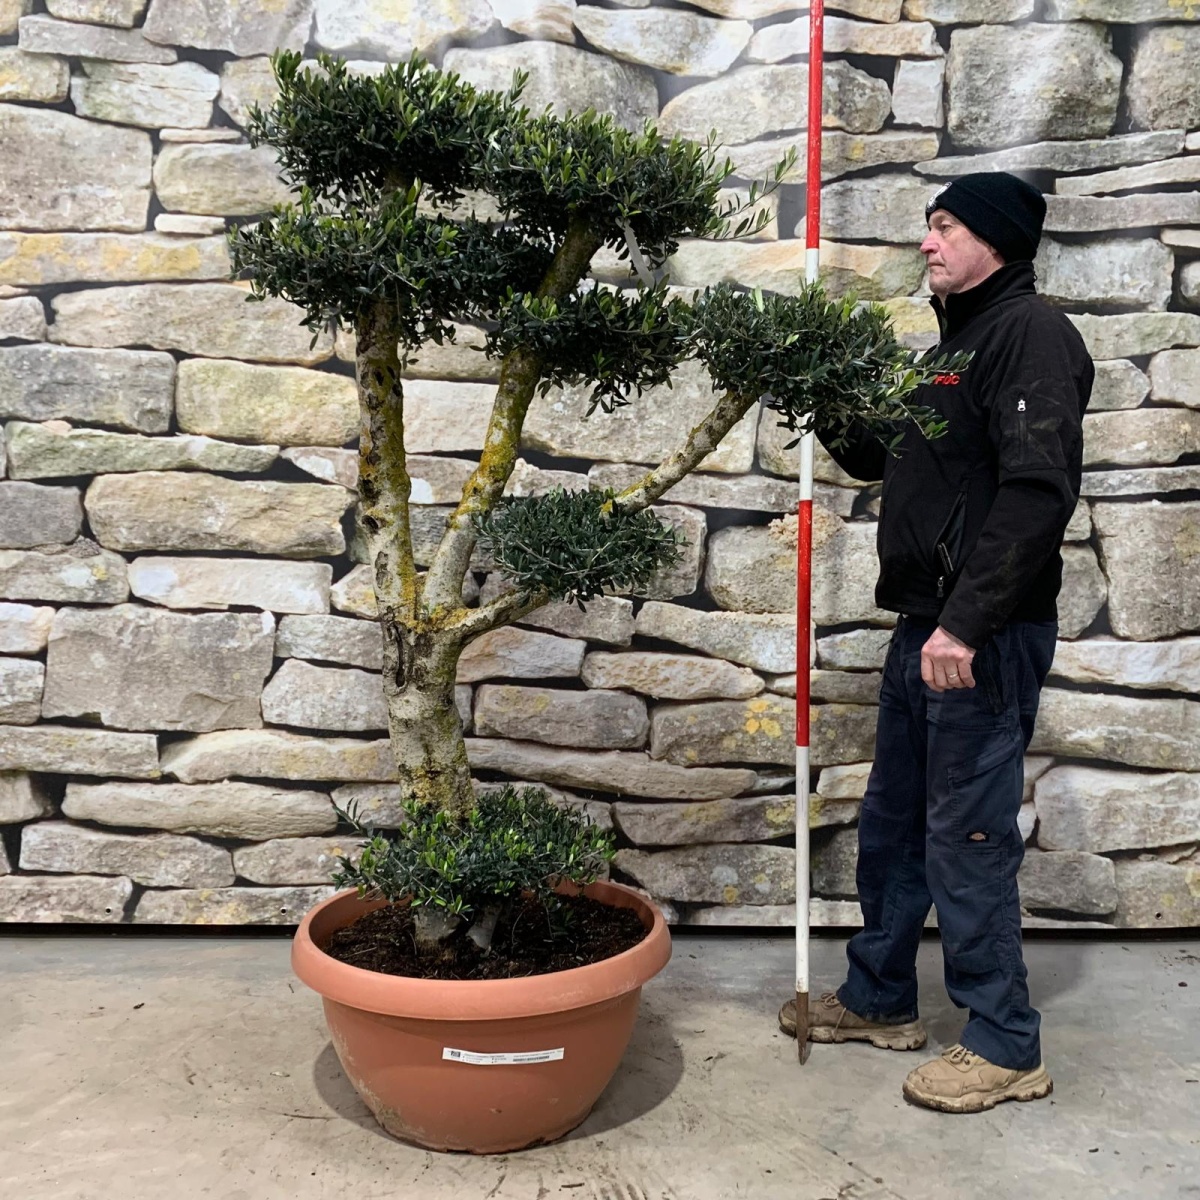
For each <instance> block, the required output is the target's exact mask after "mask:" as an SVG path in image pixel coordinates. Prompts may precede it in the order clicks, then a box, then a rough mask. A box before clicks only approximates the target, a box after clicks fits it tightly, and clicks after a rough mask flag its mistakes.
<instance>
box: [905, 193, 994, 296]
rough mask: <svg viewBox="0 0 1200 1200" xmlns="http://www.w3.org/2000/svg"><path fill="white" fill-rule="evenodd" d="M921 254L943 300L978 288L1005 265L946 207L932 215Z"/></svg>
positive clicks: (934, 288) (933, 288)
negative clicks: (955, 293)
mask: <svg viewBox="0 0 1200 1200" xmlns="http://www.w3.org/2000/svg"><path fill="white" fill-rule="evenodd" d="M921 253H922V254H924V255H925V262H926V264H927V266H928V268H929V290H930V291H931V292H933V294H934V295H935V296H938V297H939V298H941V299H942V300H944V299H945V298H946V297H947V296H949V295H951V294H952V293H954V292H965V291H967V289H968V288H973V287H975V286H976V284H980V283H982V282H983V281H984V280H985V279H986V278H987V277H988V276H989V275H991V274H992V273H993V272H994V271H996V270H998V269H999V268H1000V267H1002V266H1003V265H1004V260H1003V259H1002V258H1001V257H1000V255H999V254H997V253H996V251H995V250H993V249H992V247H991V246H989V245H988V244H987V242H985V241H984V240H983V239H982V238H978V237H976V236H975V234H973V233H972V232H971V231H970V230H969V229H968V228H967V227H966V226H965V225H964V224H963V223H962V222H961V221H960V220H959V219H958V218H957V217H956V216H954V214H953V213H948V212H947V211H946V210H945V209H944V208H939V209H936V210H935V211H934V213H933V215H932V216H931V217H930V218H929V234H928V236H927V237H926V238H925V240H924V241H923V242H922V243H921Z"/></svg>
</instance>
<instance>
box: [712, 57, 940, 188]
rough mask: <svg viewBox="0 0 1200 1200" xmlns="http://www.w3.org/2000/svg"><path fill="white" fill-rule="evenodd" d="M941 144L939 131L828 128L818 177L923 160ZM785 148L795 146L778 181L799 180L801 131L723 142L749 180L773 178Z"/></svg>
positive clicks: (742, 175) (803, 168) (803, 173)
mask: <svg viewBox="0 0 1200 1200" xmlns="http://www.w3.org/2000/svg"><path fill="white" fill-rule="evenodd" d="M831 65H832V64H831ZM940 145H941V136H940V135H939V134H936V133H918V132H915V131H913V130H911V129H885V130H883V131H882V132H880V133H846V132H844V131H843V130H839V129H827V130H825V132H824V133H823V134H822V135H821V178H822V179H837V178H839V177H840V176H842V175H848V174H850V173H851V172H852V171H862V170H865V169H867V168H869V167H882V166H886V165H888V164H890V163H911V162H913V161H914V160H917V161H923V160H925V159H927V158H932V157H934V156H935V155H936V154H937V152H938V148H939V147H940ZM789 150H795V151H796V161H795V162H794V163H793V165H792V166H791V168H790V169H789V170H787V171H785V172H784V173H783V174H782V176H781V179H780V181H781V182H782V183H803V182H804V180H805V177H806V166H805V144H804V136H803V134H802V133H800V132H796V133H790V134H786V135H785V136H783V137H768V138H764V139H761V140H759V141H753V142H746V143H745V144H743V145H740V146H727V147H725V148H724V149H723V153H726V154H728V155H729V158H730V159H731V160H732V162H733V164H734V168H735V173H736V174H737V176H738V177H739V178H741V179H748V180H753V179H764V178H767V177H768V176H769V177H771V178H774V173H775V166H776V164H777V163H779V162H780V160H781V159H783V158H784V156H785V155H786V154H787V153H788V151H789Z"/></svg>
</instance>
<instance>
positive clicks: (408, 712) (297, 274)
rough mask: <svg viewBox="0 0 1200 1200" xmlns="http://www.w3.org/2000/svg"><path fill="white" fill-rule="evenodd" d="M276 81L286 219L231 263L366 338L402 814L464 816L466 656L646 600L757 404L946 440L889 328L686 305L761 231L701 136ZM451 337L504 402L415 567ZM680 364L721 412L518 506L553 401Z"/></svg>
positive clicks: (746, 306) (462, 92)
mask: <svg viewBox="0 0 1200 1200" xmlns="http://www.w3.org/2000/svg"><path fill="white" fill-rule="evenodd" d="M274 66H275V72H276V76H277V79H278V84H279V96H278V99H277V100H276V101H275V103H274V104H273V106H272V107H271V108H270V109H269V110H267V111H258V110H256V112H255V113H254V116H253V118H252V127H251V137H252V140H253V141H254V143H255V144H260V143H264V144H268V145H270V146H272V147H274V149H275V150H276V152H277V155H278V160H279V163H280V167H281V170H282V173H283V176H284V178H285V179H286V180H287V181H288V182H289V184H290V185H291V186H292V188H293V190H294V192H295V199H294V201H293V202H292V203H289V204H286V205H283V206H281V207H279V208H277V209H276V210H275V211H274V212H273V213H272V214H270V215H269V216H266V217H265V218H264V219H262V220H261V221H259V222H258V223H257V224H254V225H252V226H244V227H242V228H240V229H238V230H236V231H234V233H233V234H232V235H231V241H232V248H233V253H234V260H235V266H236V269H237V270H238V271H239V272H240V273H241V274H242V275H243V276H244V277H246V278H248V279H249V280H250V282H251V285H252V294H253V296H254V297H256V298H263V297H266V296H273V297H282V298H284V299H286V300H289V301H291V302H293V303H294V304H296V305H298V306H299V307H300V308H301V309H302V310H303V311H304V313H305V320H306V323H307V324H308V326H309V327H310V328H311V329H312V330H313V331H314V336H315V335H316V334H317V333H319V332H321V331H323V330H325V329H326V328H328V327H329V326H330V325H342V326H345V327H347V328H348V329H351V330H353V332H354V335H355V338H356V342H357V358H356V363H355V378H356V381H357V387H358V396H359V401H360V408H361V429H360V436H359V484H358V486H359V492H360V510H359V511H360V516H359V520H360V524H361V532H362V536H363V537H364V539H365V545H366V548H367V556H368V561H369V563H370V567H371V572H372V579H373V582H374V587H375V596H376V599H377V602H378V613H379V618H378V619H379V626H380V630H381V633H382V638H383V648H384V652H383V688H384V691H385V694H386V699H387V708H388V719H389V734H390V740H391V746H392V749H393V751H394V754H395V760H396V766H397V771H398V781H399V785H400V789H401V794H402V797H403V798H404V799H406V800H408V801H411V802H415V803H417V804H420V805H425V806H435V807H436V808H438V809H441V810H445V811H446V812H448V813H450V814H452V815H453V816H455V817H457V818H460V819H464V820H465V819H466V816H467V815H468V814H469V812H470V810H471V808H472V805H473V793H472V786H471V777H470V770H469V766H468V762H467V753H466V747H465V742H464V739H463V733H462V726H461V722H460V719H459V715H458V712H457V709H456V707H455V704H454V684H455V675H456V666H457V663H458V659H459V656H460V654H461V653H462V651H463V649H464V647H466V646H467V645H468V644H469V643H470V642H471V641H472V640H473V639H475V638H478V637H479V636H480V635H481V634H484V633H487V632H488V631H489V630H493V629H497V628H498V627H500V626H503V625H505V624H508V623H510V622H513V621H517V620H519V619H521V618H522V617H523V616H525V615H526V614H528V613H530V612H532V611H533V610H534V609H536V608H538V607H539V606H540V605H543V604H545V603H547V602H548V601H550V600H565V601H569V602H574V603H577V604H580V605H584V604H586V603H587V601H589V600H590V599H592V598H593V597H597V596H601V595H605V594H609V593H612V592H622V593H627V594H636V593H637V592H638V591H639V589H644V588H645V586H646V584H647V582H648V581H649V580H650V579H651V577H652V576H653V574H654V573H655V571H657V570H659V569H660V568H662V567H663V566H664V565H666V564H669V563H670V562H671V561H673V559H674V558H675V557H676V556H677V554H678V547H677V545H676V536H675V534H674V532H673V531H672V530H671V529H670V528H669V527H666V526H664V525H663V524H662V523H661V522H660V521H659V520H658V518H657V517H656V516H655V515H654V513H653V511H652V510H651V507H650V506H651V505H653V504H654V503H655V502H656V501H657V500H659V499H660V498H661V497H662V496H663V495H664V494H665V493H666V492H667V491H668V490H669V489H670V488H671V487H672V485H674V484H675V483H677V482H678V481H679V480H680V479H682V478H683V477H684V476H685V475H687V474H688V473H689V472H690V471H693V470H695V469H696V468H697V467H698V466H700V465H701V464H702V462H703V461H704V458H705V456H706V455H708V454H711V453H712V451H714V450H715V449H716V448H717V446H718V445H719V444H720V442H721V439H722V438H723V437H724V436H725V435H726V434H727V433H728V432H729V431H730V430H731V429H732V428H733V427H734V426H735V425H736V424H737V423H738V422H739V421H740V420H741V419H742V418H743V417H744V416H745V415H746V414H747V413H748V412H750V411H751V410H752V409H754V408H755V407H756V406H757V405H758V404H759V403H760V402H763V403H765V404H767V405H768V406H769V407H770V408H771V409H773V410H774V412H775V413H776V414H777V415H778V418H779V421H780V422H781V423H782V424H783V425H785V426H786V427H787V428H788V429H789V430H791V431H793V432H794V433H795V434H797V436H798V435H799V433H800V432H802V431H803V430H804V429H805V428H806V427H807V426H808V425H809V424H810V423H812V422H817V423H819V424H820V425H821V426H822V428H829V429H834V430H836V429H843V428H846V427H848V426H849V425H850V424H851V423H852V422H855V421H857V422H862V423H865V424H866V425H868V426H869V427H871V428H872V429H874V430H875V431H876V432H877V433H878V434H879V436H880V437H881V438H884V439H890V438H894V437H895V436H896V435H897V431H898V430H899V429H900V428H901V426H902V425H903V423H904V422H906V421H910V420H916V421H917V422H918V423H919V424H920V425H921V427H922V428H923V429H924V430H925V432H926V433H927V434H934V433H936V432H937V431H938V423H937V421H936V419H935V417H934V415H933V414H932V413H930V412H927V411H925V410H921V409H916V408H913V407H911V406H910V405H909V403H908V400H909V398H910V397H911V393H912V392H913V390H914V389H915V388H916V387H917V385H918V384H919V383H920V382H922V380H924V379H925V378H927V377H928V376H929V375H930V374H931V372H932V371H934V370H935V369H937V365H936V364H931V363H925V362H920V361H918V360H917V358H916V356H915V355H913V354H911V353H910V352H908V351H906V350H905V349H904V348H903V347H902V346H901V345H900V344H899V343H898V342H897V340H896V339H895V337H894V336H893V333H892V331H891V328H890V325H889V322H888V319H887V315H886V313H885V312H884V311H883V310H882V309H880V308H878V307H873V306H859V305H856V304H854V303H853V302H852V301H839V300H831V299H829V298H827V297H826V295H825V294H824V293H823V292H822V291H821V289H820V288H819V287H812V288H798V289H797V293H798V294H796V295H792V296H780V295H762V294H761V293H759V292H746V291H742V290H738V289H736V288H734V287H731V286H727V285H722V286H719V287H716V288H712V289H708V290H705V291H703V292H699V293H694V294H692V295H690V297H687V298H685V297H684V296H682V295H680V294H678V290H677V289H672V288H671V287H670V286H669V283H668V281H667V280H666V279H664V278H658V276H659V275H661V268H662V267H663V265H664V264H665V263H667V260H668V259H669V258H670V257H671V255H672V254H673V253H674V252H675V251H676V250H677V249H678V246H679V242H680V240H681V239H683V238H721V237H736V236H744V235H747V234H750V233H753V232H755V231H756V229H758V228H760V227H761V224H762V220H763V217H764V216H765V214H762V215H758V216H756V215H754V214H755V209H754V207H753V204H754V201H755V200H756V196H755V195H754V193H752V195H751V201H750V203H749V204H746V203H742V204H739V203H737V202H734V203H732V204H728V203H727V204H724V205H723V204H722V202H721V201H720V199H719V191H720V189H721V187H722V185H723V183H724V182H725V181H726V179H727V178H728V176H729V174H730V172H731V170H732V168H731V166H730V165H729V164H728V162H723V161H722V160H721V159H720V158H719V155H718V152H717V149H716V146H715V143H714V142H713V141H712V140H711V139H710V141H709V142H708V143H707V144H705V145H698V144H695V143H692V142H688V141H685V140H682V139H679V138H674V139H671V140H665V139H664V138H662V137H660V136H659V134H658V133H657V132H656V130H655V129H654V128H653V126H652V125H647V126H646V127H645V128H643V129H642V130H641V131H630V130H627V129H624V128H621V127H619V126H618V125H616V124H615V122H614V121H613V119H612V117H611V116H607V115H602V114H598V113H596V112H593V111H587V112H583V113H574V114H568V115H567V116H564V117H560V116H556V115H553V114H552V113H551V112H550V111H546V112H542V113H533V112H530V111H528V110H527V109H526V108H523V107H522V106H521V103H520V89H521V85H522V80H521V79H520V77H517V79H516V80H515V82H514V86H513V88H512V90H510V91H509V92H507V93H497V92H484V91H478V90H476V89H475V88H473V87H471V86H469V85H468V84H466V83H464V82H463V81H462V80H460V79H459V78H457V77H455V76H454V75H452V74H447V73H444V72H441V71H439V70H436V69H434V68H432V67H431V66H429V65H428V64H426V63H424V62H422V61H421V60H419V59H415V58H414V59H413V60H412V61H410V62H407V63H403V64H400V65H397V66H393V67H390V68H388V69H387V70H385V71H384V72H383V73H382V74H381V75H379V76H377V77H362V76H356V75H354V74H352V73H351V72H350V71H348V70H347V67H346V65H345V64H344V63H343V62H341V61H339V60H334V59H330V58H322V59H321V60H320V62H319V65H318V66H317V67H316V68H315V69H314V68H309V69H303V70H302V69H301V63H300V56H299V55H298V54H287V53H282V54H279V55H277V56H276V57H275V59H274ZM787 165H788V164H787V163H784V164H781V167H780V168H779V169H778V170H777V172H776V175H775V181H776V182H777V181H778V179H779V178H780V177H781V175H782V171H783V170H784V169H785V168H786V167H787ZM767 186H768V187H770V186H772V184H771V182H770V181H769V182H768V184H767ZM480 212H482V213H484V214H490V219H484V218H483V217H481V216H478V215H476V214H477V213H480ZM759 212H760V213H761V209H760V210H759ZM497 214H498V215H497ZM602 247H608V248H610V249H612V250H615V251H617V252H618V253H619V254H621V255H622V256H628V257H631V258H632V260H633V262H634V264H635V265H636V267H637V268H638V275H639V279H641V280H644V282H640V283H638V285H637V286H634V287H629V288H622V289H618V288H611V287H604V286H600V285H598V284H597V283H596V281H595V280H594V279H593V278H592V277H591V275H590V274H589V268H590V264H591V263H592V260H593V258H594V256H595V255H596V254H597V252H598V251H600V250H601V248H602ZM632 278H633V277H632V274H631V282H632ZM462 321H467V322H475V323H478V324H480V325H481V326H482V327H483V328H484V329H485V330H486V334H487V342H486V347H485V352H486V354H487V355H488V356H489V357H490V358H492V359H495V360H498V362H499V364H500V372H499V384H498V386H497V387H496V392H495V398H494V400H493V402H492V406H491V413H490V417H489V420H488V426H487V433H486V436H485V438H484V444H483V448H482V454H481V456H480V459H479V462H478V465H477V466H476V467H475V469H474V471H473V473H472V474H471V475H470V477H469V479H468V480H467V482H466V484H465V486H464V488H463V491H462V496H461V499H460V500H459V502H458V505H457V507H455V509H454V510H453V513H452V515H451V516H450V518H449V523H448V526H447V528H446V531H445V535H444V537H442V539H441V542H440V544H439V545H438V547H437V549H436V552H435V553H434V554H433V556H432V561H431V562H429V564H428V569H427V571H425V572H424V573H422V572H420V571H419V570H418V564H417V562H416V561H415V560H414V551H413V536H412V507H411V505H412V497H411V487H410V479H409V473H408V468H407V465H406V462H407V451H406V448H405V419H406V413H405V395H404V373H405V365H406V362H407V361H408V360H409V359H410V357H411V356H413V355H414V354H415V353H416V352H417V351H418V350H419V349H420V348H421V347H422V346H423V345H426V344H428V343H431V342H432V343H437V344H442V343H443V342H445V341H446V340H447V339H452V338H453V336H454V329H455V323H456V322H462ZM689 359H693V360H698V361H699V362H700V363H702V364H703V366H704V367H705V368H707V371H708V373H709V375H710V376H711V379H712V382H713V386H714V402H713V405H712V409H711V411H709V412H708V413H707V414H706V415H705V416H704V417H703V419H702V420H700V422H699V423H698V424H697V425H696V426H695V427H694V428H693V429H691V430H689V431H687V432H686V434H685V435H683V436H681V438H680V441H679V445H678V446H677V448H675V449H674V450H673V451H672V452H671V453H670V454H668V455H667V456H666V457H665V458H664V459H663V460H662V461H661V462H660V463H659V464H658V465H657V466H655V467H653V469H651V470H648V471H647V472H646V474H645V476H644V477H643V478H642V479H640V480H639V481H638V482H637V483H636V484H635V485H634V486H632V487H629V488H626V489H625V490H623V491H619V492H614V491H596V490H591V491H589V490H583V491H578V492H567V491H556V492H553V493H551V494H548V495H541V496H535V497H525V498H513V497H509V496H506V495H505V485H506V483H507V481H508V479H509V476H510V474H511V472H512V470H513V466H514V463H515V461H516V459H517V454H518V449H519V446H520V443H521V430H522V425H523V423H524V421H525V418H526V414H527V413H528V411H529V407H530V403H531V402H532V401H533V399H534V397H535V395H536V394H537V393H538V392H539V390H540V391H541V392H543V393H544V392H545V391H547V390H548V389H550V388H552V387H555V386H559V385H585V386H587V387H590V388H591V393H590V396H591V404H592V408H593V409H599V410H600V414H598V415H597V416H596V418H595V419H597V420H602V419H603V415H602V414H603V413H606V412H610V411H612V410H613V409H614V408H616V407H617V406H620V405H625V404H634V405H636V404H639V403H651V402H652V398H651V397H648V396H646V395H645V394H644V393H646V392H647V391H648V390H649V389H651V388H654V387H656V386H658V385H662V384H666V383H668V382H669V381H670V378H671V375H672V372H673V371H674V369H675V368H676V367H677V366H678V365H679V364H680V363H682V362H683V361H685V360H689ZM477 547H478V548H479V549H480V550H482V551H485V552H486V553H487V555H489V556H490V559H491V560H492V561H493V562H494V563H495V565H496V568H497V569H498V570H499V571H500V572H501V573H502V576H503V578H504V580H505V581H506V587H505V590H504V591H503V592H502V593H501V594H500V595H499V596H497V597H496V598H495V599H492V600H490V602H487V603H482V604H479V605H478V606H475V607H471V606H468V605H466V604H464V602H463V583H464V579H465V577H466V573H467V572H468V570H469V569H470V564H471V561H472V555H473V553H475V552H476V549H477Z"/></svg>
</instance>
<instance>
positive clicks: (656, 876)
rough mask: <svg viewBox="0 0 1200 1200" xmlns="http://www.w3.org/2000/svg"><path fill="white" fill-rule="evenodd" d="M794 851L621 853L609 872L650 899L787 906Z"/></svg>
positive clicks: (747, 848)
mask: <svg viewBox="0 0 1200 1200" xmlns="http://www.w3.org/2000/svg"><path fill="white" fill-rule="evenodd" d="M795 858H796V854H795V851H794V850H790V849H788V848H787V847H786V846H754V845H739V844H732V845H714V846H688V847H686V848H683V849H679V850H663V851H659V852H658V853H655V854H649V853H646V852H645V851H643V850H619V851H617V857H616V858H615V859H614V860H613V866H614V867H616V869H617V870H618V871H620V872H621V873H622V874H624V875H628V876H629V878H631V879H632V880H634V882H635V883H637V884H638V885H639V886H641V887H644V888H645V889H646V890H647V891H648V892H650V893H651V894H652V895H654V896H661V897H663V898H664V899H666V900H675V901H679V902H681V903H688V904H786V903H788V902H789V901H794V900H795V895H796V890H795V888H796V880H795Z"/></svg>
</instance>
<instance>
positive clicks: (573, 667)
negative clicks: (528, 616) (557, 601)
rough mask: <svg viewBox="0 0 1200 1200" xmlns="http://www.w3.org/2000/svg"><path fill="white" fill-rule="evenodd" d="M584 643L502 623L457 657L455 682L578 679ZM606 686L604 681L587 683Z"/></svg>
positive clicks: (585, 647)
mask: <svg viewBox="0 0 1200 1200" xmlns="http://www.w3.org/2000/svg"><path fill="white" fill-rule="evenodd" d="M586 649H587V642H585V641H583V640H582V639H579V638H562V637H554V636H553V635H552V634H549V633H538V632H536V631H535V630H532V629H518V628H515V627H513V626H511V625H510V626H502V627H501V628H499V629H493V630H491V631H490V632H488V633H485V634H483V635H482V636H480V637H477V638H476V639H475V640H474V641H473V642H471V643H470V644H469V645H468V646H467V647H466V649H465V650H464V651H463V652H462V654H461V655H460V657H459V660H458V682H459V683H477V682H478V681H479V680H481V679H553V678H577V677H578V676H579V672H580V669H581V668H582V666H583V655H584V651H585V650H586ZM588 686H589V687H606V686H610V685H607V684H589V685H588Z"/></svg>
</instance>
